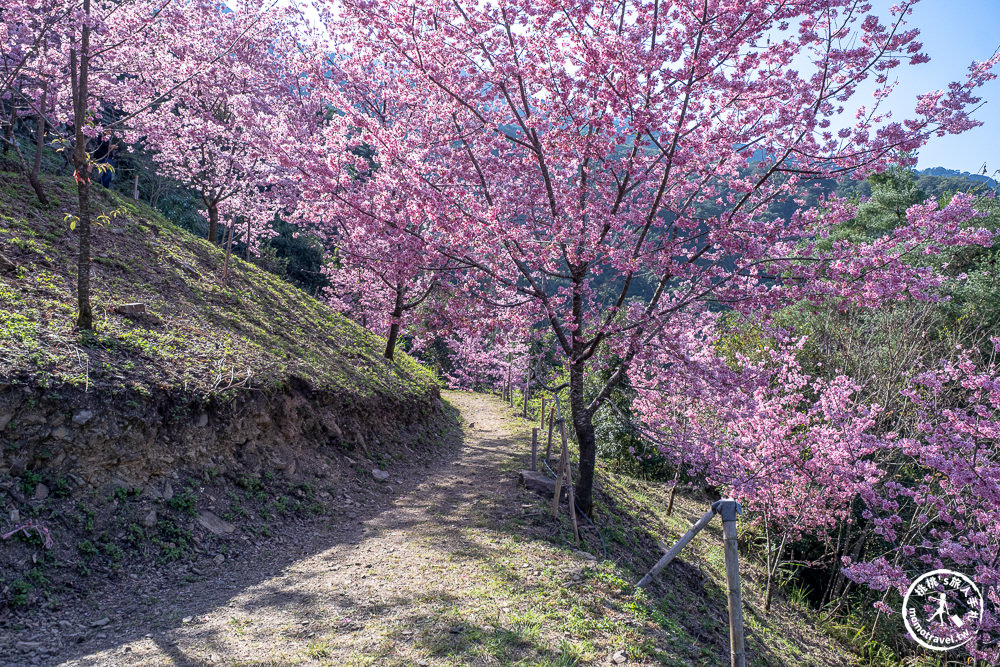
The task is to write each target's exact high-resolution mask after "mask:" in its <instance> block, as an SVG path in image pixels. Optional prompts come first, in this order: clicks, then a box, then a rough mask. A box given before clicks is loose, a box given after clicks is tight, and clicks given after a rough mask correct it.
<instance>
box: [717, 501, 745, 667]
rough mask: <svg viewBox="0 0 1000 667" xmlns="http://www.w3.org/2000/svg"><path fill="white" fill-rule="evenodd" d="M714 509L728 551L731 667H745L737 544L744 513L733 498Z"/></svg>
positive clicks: (727, 582) (727, 579) (720, 503)
mask: <svg viewBox="0 0 1000 667" xmlns="http://www.w3.org/2000/svg"><path fill="white" fill-rule="evenodd" d="M712 509H713V510H714V511H716V512H718V513H719V514H720V515H721V516H722V538H723V545H724V547H725V550H726V584H727V588H728V592H729V647H730V651H731V653H732V667H746V664H747V658H746V649H745V648H744V642H743V599H742V595H741V592H740V561H739V555H740V552H739V546H738V544H737V542H736V521H737V516H738V515H739V514H741V513H742V509H741V508H740V504H739V503H738V502H736V501H735V500H733V499H731V498H725V499H723V500H717V501H715V502H714V503H712Z"/></svg>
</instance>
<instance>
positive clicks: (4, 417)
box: [0, 412, 14, 431]
mask: <svg viewBox="0 0 1000 667" xmlns="http://www.w3.org/2000/svg"><path fill="white" fill-rule="evenodd" d="M13 418H14V413H13V412H3V413H0V431H2V430H4V429H5V428H7V424H9V423H10V420H11V419H13Z"/></svg>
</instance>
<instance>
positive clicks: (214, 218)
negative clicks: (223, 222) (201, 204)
mask: <svg viewBox="0 0 1000 667" xmlns="http://www.w3.org/2000/svg"><path fill="white" fill-rule="evenodd" d="M205 205H206V206H208V242H209V243H211V244H212V245H215V244H216V243H218V240H219V202H217V201H214V200H212V201H207V202H205Z"/></svg>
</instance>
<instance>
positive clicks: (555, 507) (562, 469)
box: [552, 419, 568, 516]
mask: <svg viewBox="0 0 1000 667" xmlns="http://www.w3.org/2000/svg"><path fill="white" fill-rule="evenodd" d="M559 423H560V424H563V423H564V420H562V419H560V420H559ZM567 452H568V450H567V449H566V448H565V447H563V450H562V455H561V456H560V457H559V467H558V468H557V469H556V492H555V493H554V494H553V495H552V516H556V515H557V514H559V496H560V494H561V493H562V484H563V475H565V474H566V454H567Z"/></svg>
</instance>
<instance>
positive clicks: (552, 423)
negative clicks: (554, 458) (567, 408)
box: [545, 408, 556, 463]
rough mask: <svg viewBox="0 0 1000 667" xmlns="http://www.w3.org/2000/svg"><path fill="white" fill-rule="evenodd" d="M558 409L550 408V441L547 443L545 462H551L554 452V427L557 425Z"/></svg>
mask: <svg viewBox="0 0 1000 667" xmlns="http://www.w3.org/2000/svg"><path fill="white" fill-rule="evenodd" d="M555 418H556V409H555V408H551V409H549V442H548V444H547V445H545V462H546V463H548V462H549V457H550V456H551V452H552V429H553V427H554V426H555Z"/></svg>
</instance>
